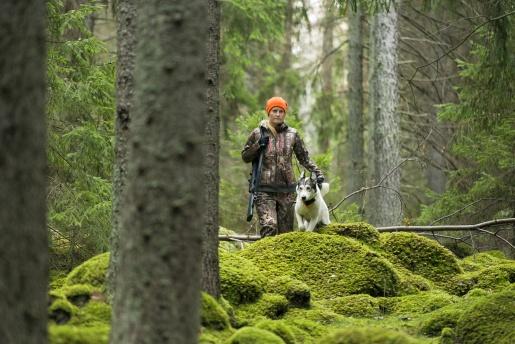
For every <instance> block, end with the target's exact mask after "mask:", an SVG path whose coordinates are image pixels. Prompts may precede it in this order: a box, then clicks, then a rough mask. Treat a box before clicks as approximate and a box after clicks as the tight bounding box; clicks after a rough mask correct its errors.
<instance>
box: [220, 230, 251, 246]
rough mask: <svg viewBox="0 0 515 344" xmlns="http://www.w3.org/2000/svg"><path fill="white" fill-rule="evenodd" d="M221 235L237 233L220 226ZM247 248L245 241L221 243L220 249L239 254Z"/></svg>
mask: <svg viewBox="0 0 515 344" xmlns="http://www.w3.org/2000/svg"><path fill="white" fill-rule="evenodd" d="M218 234H219V235H227V236H230V235H237V234H238V233H236V232H235V231H232V230H230V229H227V228H225V227H222V226H220V228H219V230H218ZM245 246H247V243H246V242H244V241H220V243H219V245H218V247H219V248H220V249H221V250H225V251H227V252H237V251H240V250H242V249H244V248H245Z"/></svg>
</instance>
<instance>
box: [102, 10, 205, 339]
mask: <svg viewBox="0 0 515 344" xmlns="http://www.w3.org/2000/svg"><path fill="white" fill-rule="evenodd" d="M206 17H207V7H206V6H205V2H204V1H201V0H147V1H138V2H137V28H138V30H137V32H136V42H137V43H136V64H135V74H134V85H135V88H134V92H135V93H134V111H133V114H134V115H133V116H132V118H131V120H132V123H131V128H130V130H131V135H130V137H129V152H128V174H127V189H126V202H125V206H124V208H122V211H121V214H122V217H121V218H122V226H123V227H124V233H125V234H126V237H124V238H120V239H121V240H120V257H119V262H120V265H119V270H118V274H117V278H116V287H117V290H116V293H115V302H114V312H113V313H114V314H113V328H112V332H111V343H120V344H121V343H123V344H131V343H138V344H146V343H149V344H150V343H153V344H154V343H192V344H193V343H197V336H198V332H199V326H200V314H199V308H200V281H201V261H202V256H201V249H202V229H203V227H204V225H205V217H204V216H205V212H206V207H205V201H206V198H205V196H204V192H205V190H204V183H203V182H202V178H204V172H203V167H204V165H203V141H204V131H205V123H204V119H205V118H206V66H205V65H206V46H207V44H206V42H207V22H206V20H205V18H206Z"/></svg>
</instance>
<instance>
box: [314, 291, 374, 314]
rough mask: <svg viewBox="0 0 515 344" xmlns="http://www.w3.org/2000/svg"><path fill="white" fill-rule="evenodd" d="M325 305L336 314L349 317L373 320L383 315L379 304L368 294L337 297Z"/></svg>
mask: <svg viewBox="0 0 515 344" xmlns="http://www.w3.org/2000/svg"><path fill="white" fill-rule="evenodd" d="M324 304H325V305H327V307H328V308H329V309H331V310H333V311H334V312H336V313H338V314H341V315H345V316H347V317H356V318H373V317H377V316H379V315H381V310H380V309H379V302H378V301H377V300H376V299H375V298H373V297H371V296H370V295H366V294H361V295H349V296H342V297H337V298H335V299H331V300H328V301H326V302H325V303H324Z"/></svg>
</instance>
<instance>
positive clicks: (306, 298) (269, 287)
mask: <svg viewBox="0 0 515 344" xmlns="http://www.w3.org/2000/svg"><path fill="white" fill-rule="evenodd" d="M265 290H266V292H267V293H276V294H281V295H284V296H285V297H286V299H287V300H288V302H289V303H290V305H291V306H293V307H309V303H310V300H311V291H310V289H309V287H308V286H307V285H306V283H304V282H301V281H299V280H296V279H293V278H291V277H288V276H279V277H277V278H273V279H271V280H270V281H269V282H268V283H267V284H266V286H265Z"/></svg>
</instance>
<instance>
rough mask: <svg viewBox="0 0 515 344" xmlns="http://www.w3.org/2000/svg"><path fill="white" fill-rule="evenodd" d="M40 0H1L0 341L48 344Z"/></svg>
mask: <svg viewBox="0 0 515 344" xmlns="http://www.w3.org/2000/svg"><path fill="white" fill-rule="evenodd" d="M45 32H46V29H45V2H43V1H36V0H32V1H30V0H29V1H17V0H4V1H2V2H0V204H1V205H2V206H1V207H0V233H2V234H1V236H0V238H1V239H0V276H2V277H1V282H0V293H1V295H2V296H1V298H0V311H1V314H2V315H1V320H0V342H1V343H6V344H11V343H12V344H15V343H28V344H31V343H47V322H48V316H47V299H48V297H47V285H48V241H47V240H48V238H47V228H46V148H45V147H46V126H45V91H46V85H45V58H46V49H45Z"/></svg>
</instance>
